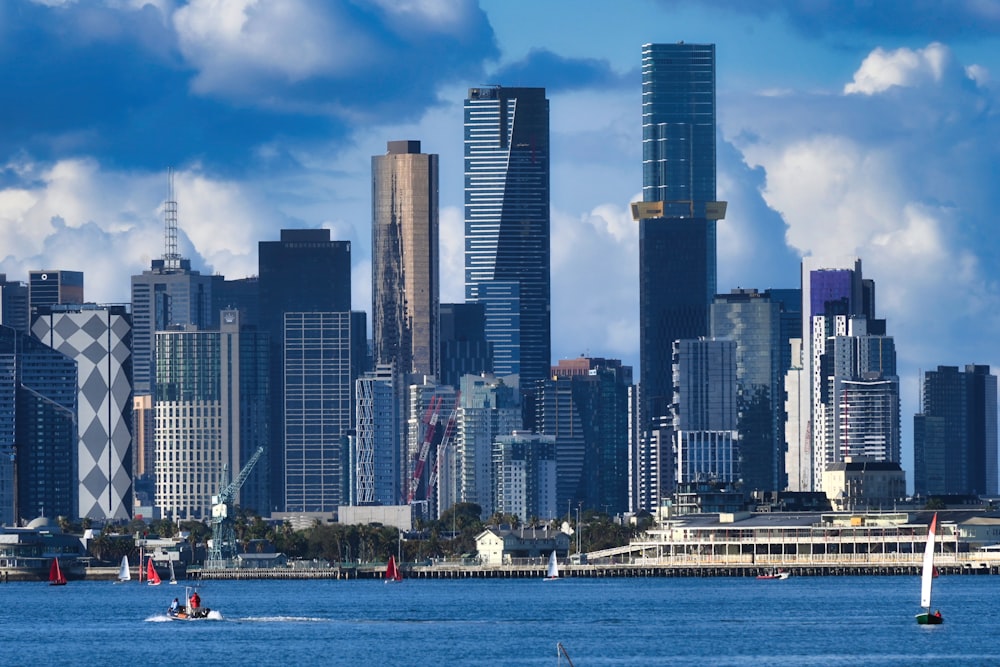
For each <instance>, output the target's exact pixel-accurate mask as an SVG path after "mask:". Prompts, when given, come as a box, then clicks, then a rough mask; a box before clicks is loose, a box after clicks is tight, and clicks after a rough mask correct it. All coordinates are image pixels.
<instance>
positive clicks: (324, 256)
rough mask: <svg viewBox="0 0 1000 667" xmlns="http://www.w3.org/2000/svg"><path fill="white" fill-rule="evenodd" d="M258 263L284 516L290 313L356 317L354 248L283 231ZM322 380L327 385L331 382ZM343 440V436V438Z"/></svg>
mask: <svg viewBox="0 0 1000 667" xmlns="http://www.w3.org/2000/svg"><path fill="white" fill-rule="evenodd" d="M258 261H259V262H260V278H259V290H260V302H259V303H260V312H259V325H260V329H261V330H262V331H264V332H265V333H267V334H268V336H269V339H270V344H271V406H272V409H271V424H270V429H271V450H270V451H269V452H268V455H269V456H270V461H269V469H270V471H271V502H272V505H273V506H277V508H278V509H279V510H280V511H283V509H284V506H285V502H286V496H285V492H286V489H285V469H284V465H285V446H286V434H285V412H286V407H287V406H286V397H285V385H286V378H285V357H286V350H285V333H286V314H290V313H295V314H296V315H295V317H296V318H301V317H303V314H305V313H313V314H316V315H317V316H319V315H321V314H328V313H349V312H350V310H351V244H350V242H349V241H331V240H330V230H328V229H282V230H281V240H280V241H261V242H260V244H259V245H258ZM319 319H323V318H322V317H320V318H319ZM317 349H320V348H317ZM338 359H339V357H338ZM338 363H339V362H338ZM319 380H321V381H326V378H325V377H323V378H319ZM348 407H350V406H348ZM347 423H349V420H348V421H347ZM310 428H312V426H310ZM340 435H341V434H339V433H338V434H337V437H338V438H339V437H340Z"/></svg>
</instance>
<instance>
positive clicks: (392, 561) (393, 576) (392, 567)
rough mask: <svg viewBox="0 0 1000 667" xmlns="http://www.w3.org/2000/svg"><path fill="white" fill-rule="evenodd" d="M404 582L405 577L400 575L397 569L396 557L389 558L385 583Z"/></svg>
mask: <svg viewBox="0 0 1000 667" xmlns="http://www.w3.org/2000/svg"><path fill="white" fill-rule="evenodd" d="M402 580H403V575H402V573H400V571H399V568H398V567H396V557H395V556H389V564H388V565H387V566H386V568H385V583H389V582H390V581H402Z"/></svg>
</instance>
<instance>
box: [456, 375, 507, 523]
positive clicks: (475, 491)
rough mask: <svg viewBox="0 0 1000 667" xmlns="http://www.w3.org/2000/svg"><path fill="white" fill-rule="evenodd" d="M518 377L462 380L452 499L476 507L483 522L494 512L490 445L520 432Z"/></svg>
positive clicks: (488, 376)
mask: <svg viewBox="0 0 1000 667" xmlns="http://www.w3.org/2000/svg"><path fill="white" fill-rule="evenodd" d="M517 380H518V378H517V376H516V375H513V376H507V377H500V378H498V377H496V376H495V375H492V374H488V373H484V374H477V375H471V374H470V375H465V376H463V377H462V380H461V389H462V393H461V402H460V406H459V410H458V423H457V424H456V428H457V433H456V435H455V445H456V446H455V466H454V468H455V472H454V473H453V474H452V475H451V477H452V479H454V485H455V496H456V498H457V500H458V502H463V503H475V504H477V505H479V506H480V508H481V510H482V518H484V519H485V518H487V517H490V516H492V515H493V513H494V512H495V511H496V506H495V501H496V497H495V496H496V480H495V478H494V470H493V441H494V440H495V439H496V438H497V437H498V436H502V435H510V434H512V433H513V432H514V431H518V430H521V426H522V423H523V421H522V415H521V400H520V399H521V396H520V391H519V387H518V385H517Z"/></svg>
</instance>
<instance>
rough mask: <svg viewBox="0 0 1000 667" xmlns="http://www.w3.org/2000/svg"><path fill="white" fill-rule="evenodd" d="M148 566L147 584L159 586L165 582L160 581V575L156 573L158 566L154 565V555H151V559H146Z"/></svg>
mask: <svg viewBox="0 0 1000 667" xmlns="http://www.w3.org/2000/svg"><path fill="white" fill-rule="evenodd" d="M146 563H147V564H148V567H147V568H146V579H147V581H146V585H147V586H159V585H160V584H162V583H163V582H162V581H160V575H158V574H157V573H156V568H155V567H153V557H152V556H150V557H149V560H148V561H146Z"/></svg>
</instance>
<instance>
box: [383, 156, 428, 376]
mask: <svg viewBox="0 0 1000 667" xmlns="http://www.w3.org/2000/svg"><path fill="white" fill-rule="evenodd" d="M438 265H439V261H438V156H437V155H427V154H424V153H421V152H420V142H419V141H390V142H388V147H387V150H386V154H385V155H376V156H374V157H372V333H373V345H374V356H375V362H376V363H378V364H388V363H394V364H395V366H396V369H397V370H398V372H400V373H403V374H407V373H417V374H422V375H435V376H436V375H437V374H438V373H439V370H440V360H439V358H438V356H439V351H438V347H439V341H438V339H439V329H438V327H439V324H438V308H439V305H440V294H439V292H440V278H439V266H438Z"/></svg>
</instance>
